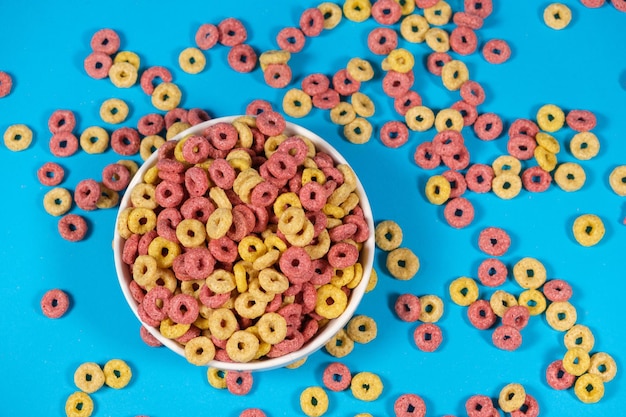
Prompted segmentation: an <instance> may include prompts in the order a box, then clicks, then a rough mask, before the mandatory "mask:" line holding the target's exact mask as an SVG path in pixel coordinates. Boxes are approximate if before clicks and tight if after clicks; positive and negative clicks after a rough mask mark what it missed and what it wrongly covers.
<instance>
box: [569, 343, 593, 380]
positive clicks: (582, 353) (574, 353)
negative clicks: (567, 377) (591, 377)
mask: <svg viewBox="0 0 626 417" xmlns="http://www.w3.org/2000/svg"><path fill="white" fill-rule="evenodd" d="M590 363H591V358H590V357H589V352H588V351H586V350H585V349H582V348H579V347H574V348H570V349H568V350H567V352H565V355H564V356H563V369H565V371H566V372H567V373H570V374H572V375H574V376H581V375H582V374H584V373H585V372H587V370H588V369H589V364H590Z"/></svg>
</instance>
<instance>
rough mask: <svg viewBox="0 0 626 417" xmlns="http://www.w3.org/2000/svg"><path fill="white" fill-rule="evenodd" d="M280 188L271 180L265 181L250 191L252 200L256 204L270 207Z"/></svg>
mask: <svg viewBox="0 0 626 417" xmlns="http://www.w3.org/2000/svg"><path fill="white" fill-rule="evenodd" d="M278 193H279V189H278V187H277V186H276V185H274V184H272V183H271V182H269V181H263V182H262V183H260V184H258V185H256V186H255V187H254V188H253V189H252V192H251V193H250V202H251V203H252V204H254V205H255V206H261V207H268V206H270V205H272V204H274V201H275V200H276V198H277V197H278Z"/></svg>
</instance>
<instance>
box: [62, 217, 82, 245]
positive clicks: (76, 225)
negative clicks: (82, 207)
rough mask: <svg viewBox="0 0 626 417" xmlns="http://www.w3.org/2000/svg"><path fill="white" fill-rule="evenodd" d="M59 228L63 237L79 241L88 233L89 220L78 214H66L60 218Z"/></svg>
mask: <svg viewBox="0 0 626 417" xmlns="http://www.w3.org/2000/svg"><path fill="white" fill-rule="evenodd" d="M58 230H59V234H60V235H61V237H62V238H63V239H65V240H69V241H70V242H78V241H80V240H83V239H84V238H85V236H86V235H87V230H88V226H87V221H86V220H85V219H84V218H83V217H82V216H79V215H78V214H66V215H65V216H63V217H61V219H60V220H59V223H58Z"/></svg>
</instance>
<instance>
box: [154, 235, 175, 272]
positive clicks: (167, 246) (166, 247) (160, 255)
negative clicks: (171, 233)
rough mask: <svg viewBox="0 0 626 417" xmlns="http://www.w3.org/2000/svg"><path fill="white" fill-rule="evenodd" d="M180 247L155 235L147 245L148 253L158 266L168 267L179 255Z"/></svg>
mask: <svg viewBox="0 0 626 417" xmlns="http://www.w3.org/2000/svg"><path fill="white" fill-rule="evenodd" d="M180 253H181V249H180V246H178V244H177V243H175V242H172V241H171V240H168V239H165V238H164V237H162V236H157V237H155V238H154V239H152V241H151V242H150V244H149V245H148V255H150V256H152V257H153V258H154V259H155V260H156V263H157V266H158V267H159V268H169V267H171V266H172V264H173V263H174V259H175V258H176V257H177V256H178V255H180Z"/></svg>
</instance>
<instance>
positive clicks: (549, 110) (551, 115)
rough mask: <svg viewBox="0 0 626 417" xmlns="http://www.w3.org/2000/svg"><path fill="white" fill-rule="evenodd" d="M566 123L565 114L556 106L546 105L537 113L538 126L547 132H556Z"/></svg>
mask: <svg viewBox="0 0 626 417" xmlns="http://www.w3.org/2000/svg"><path fill="white" fill-rule="evenodd" d="M564 123H565V113H564V112H563V110H561V109H560V108H559V107H558V106H555V105H554V104H545V105H543V106H541V107H540V108H539V110H538V111H537V125H538V126H539V128H540V129H541V130H544V131H546V132H556V131H557V130H559V129H561V128H562V127H563V124H564Z"/></svg>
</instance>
